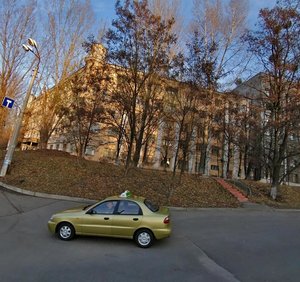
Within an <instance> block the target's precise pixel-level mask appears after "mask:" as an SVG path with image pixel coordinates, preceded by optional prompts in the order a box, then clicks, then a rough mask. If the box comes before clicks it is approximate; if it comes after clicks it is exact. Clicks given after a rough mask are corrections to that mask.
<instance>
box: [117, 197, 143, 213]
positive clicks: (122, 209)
mask: <svg viewBox="0 0 300 282" xmlns="http://www.w3.org/2000/svg"><path fill="white" fill-rule="evenodd" d="M117 213H118V214H123V215H141V214H142V210H141V208H140V206H139V205H138V204H137V203H135V202H132V201H127V200H121V201H120V203H119V206H118V210H117Z"/></svg>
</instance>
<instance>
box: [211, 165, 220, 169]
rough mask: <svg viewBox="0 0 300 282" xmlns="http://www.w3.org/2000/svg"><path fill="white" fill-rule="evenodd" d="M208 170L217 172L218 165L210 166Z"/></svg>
mask: <svg viewBox="0 0 300 282" xmlns="http://www.w3.org/2000/svg"><path fill="white" fill-rule="evenodd" d="M210 169H211V170H219V166H218V165H211V167H210Z"/></svg>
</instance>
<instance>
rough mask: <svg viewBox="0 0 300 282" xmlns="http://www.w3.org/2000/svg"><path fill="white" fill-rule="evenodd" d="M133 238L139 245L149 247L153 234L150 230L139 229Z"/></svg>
mask: <svg viewBox="0 0 300 282" xmlns="http://www.w3.org/2000/svg"><path fill="white" fill-rule="evenodd" d="M134 240H135V242H136V244H137V245H138V246H139V247H141V248H149V247H150V246H151V245H152V244H153V241H154V236H153V234H152V232H151V231H150V230H148V229H140V230H138V231H136V233H135V236H134Z"/></svg>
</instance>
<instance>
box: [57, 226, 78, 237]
mask: <svg viewBox="0 0 300 282" xmlns="http://www.w3.org/2000/svg"><path fill="white" fill-rule="evenodd" d="M57 235H58V237H59V239H61V240H64V241H69V240H72V239H73V238H74V236H75V229H74V227H73V225H72V224H70V223H68V222H62V223H61V224H59V226H58V229H57Z"/></svg>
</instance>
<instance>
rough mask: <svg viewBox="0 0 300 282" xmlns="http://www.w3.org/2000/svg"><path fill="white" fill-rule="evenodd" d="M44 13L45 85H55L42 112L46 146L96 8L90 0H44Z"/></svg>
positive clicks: (43, 74)
mask: <svg viewBox="0 0 300 282" xmlns="http://www.w3.org/2000/svg"><path fill="white" fill-rule="evenodd" d="M44 5H45V6H44V7H43V9H42V10H43V11H44V10H46V11H47V12H46V16H45V13H43V14H42V15H40V17H41V22H42V23H43V27H44V29H43V34H46V36H45V37H44V43H43V48H42V50H43V51H42V60H43V65H44V69H43V70H42V77H43V78H44V80H43V81H41V84H42V87H43V88H44V89H45V91H46V92H47V90H49V89H50V88H52V87H53V86H54V85H55V87H54V88H53V89H51V95H44V102H43V104H44V107H41V112H40V113H39V115H40V116H43V117H44V118H43V119H41V121H40V146H41V147H42V148H45V146H46V144H47V141H48V139H49V137H50V136H51V134H52V132H53V131H54V129H55V127H56V125H57V116H59V115H60V114H59V111H60V109H61V107H62V106H64V103H65V102H66V100H65V99H66V96H65V95H64V87H65V85H64V81H66V80H67V78H68V76H69V75H70V74H71V73H72V72H74V71H75V70H77V69H78V67H79V66H80V64H81V62H82V59H83V56H84V54H85V53H84V50H83V48H82V43H83V42H84V39H85V38H86V36H87V34H86V33H87V32H88V30H89V28H90V27H91V24H92V22H93V11H92V8H91V5H90V2H89V0H86V1H79V0H72V1H65V0H62V1H61V0H51V1H47V2H44Z"/></svg>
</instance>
